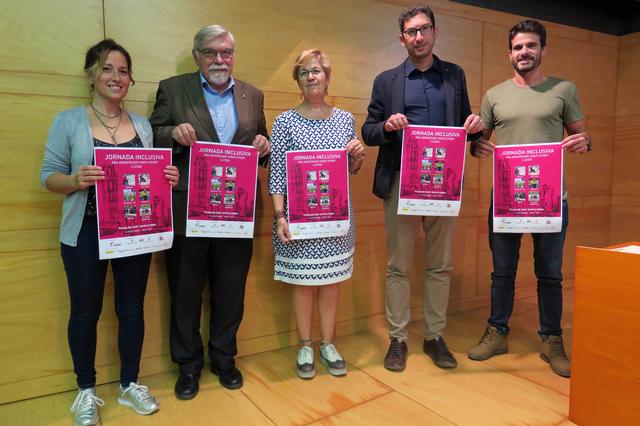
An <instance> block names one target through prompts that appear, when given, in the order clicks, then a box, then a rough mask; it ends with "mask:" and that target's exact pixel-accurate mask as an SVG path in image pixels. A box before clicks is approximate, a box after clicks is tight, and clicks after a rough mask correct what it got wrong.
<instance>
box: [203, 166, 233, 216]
mask: <svg viewBox="0 0 640 426" xmlns="http://www.w3.org/2000/svg"><path fill="white" fill-rule="evenodd" d="M236 177H237V169H236V167H233V166H218V165H214V166H213V167H212V168H211V193H210V195H209V200H210V203H211V205H212V206H220V205H221V204H222V205H224V206H225V207H231V206H233V205H234V204H235V202H236Z"/></svg>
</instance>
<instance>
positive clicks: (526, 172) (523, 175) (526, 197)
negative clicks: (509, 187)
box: [513, 165, 540, 204]
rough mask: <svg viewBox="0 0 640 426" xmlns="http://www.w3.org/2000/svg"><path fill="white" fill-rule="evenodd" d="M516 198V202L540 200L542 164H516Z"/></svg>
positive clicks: (535, 201)
mask: <svg viewBox="0 0 640 426" xmlns="http://www.w3.org/2000/svg"><path fill="white" fill-rule="evenodd" d="M514 176H515V177H514V182H513V188H514V198H515V201H516V202H520V203H522V202H525V201H528V202H529V203H533V204H536V203H539V202H540V166H539V165H528V166H521V165H518V166H515V168H514Z"/></svg>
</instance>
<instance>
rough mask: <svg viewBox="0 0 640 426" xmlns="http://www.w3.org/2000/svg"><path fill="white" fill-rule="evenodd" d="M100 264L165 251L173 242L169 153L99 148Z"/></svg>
mask: <svg viewBox="0 0 640 426" xmlns="http://www.w3.org/2000/svg"><path fill="white" fill-rule="evenodd" d="M94 158H95V164H96V166H100V167H102V170H103V171H104V173H105V179H104V180H102V181H98V182H97V183H96V207H97V213H98V245H99V250H100V259H115V258H118V257H125V256H133V255H136V254H142V253H151V252H154V251H160V250H166V249H168V248H171V245H172V243H173V217H172V213H171V186H170V185H169V181H167V179H166V177H165V176H164V168H165V167H166V166H169V165H171V150H170V149H151V148H95V150H94Z"/></svg>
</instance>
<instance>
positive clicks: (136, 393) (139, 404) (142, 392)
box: [118, 382, 160, 416]
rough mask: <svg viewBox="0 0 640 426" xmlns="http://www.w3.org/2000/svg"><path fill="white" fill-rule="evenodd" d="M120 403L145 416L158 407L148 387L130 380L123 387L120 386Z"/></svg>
mask: <svg viewBox="0 0 640 426" xmlns="http://www.w3.org/2000/svg"><path fill="white" fill-rule="evenodd" d="M118 402H119V403H120V405H124V406H127V407H131V408H133V409H134V410H135V412H136V413H138V414H141V415H143V416H146V415H147V414H152V413H155V412H156V411H158V410H159V409H160V404H159V403H158V400H157V399H155V397H154V396H153V395H151V394H150V393H149V388H148V387H146V386H142V385H139V384H137V383H134V382H131V383H129V386H127V387H126V388H125V389H123V388H122V386H120V398H118Z"/></svg>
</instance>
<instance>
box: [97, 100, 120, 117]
mask: <svg viewBox="0 0 640 426" xmlns="http://www.w3.org/2000/svg"><path fill="white" fill-rule="evenodd" d="M89 105H91V109H92V110H93V112H95V113H96V114H99V115H101V116H103V117H106V118H116V117H119V116H120V115H121V114H122V108H120V107H118V113H117V114H114V115H108V114H105V113H104V112H102V111H100V110H99V109H98V108H96V107H95V105H93V102H91V103H90V104H89Z"/></svg>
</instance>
